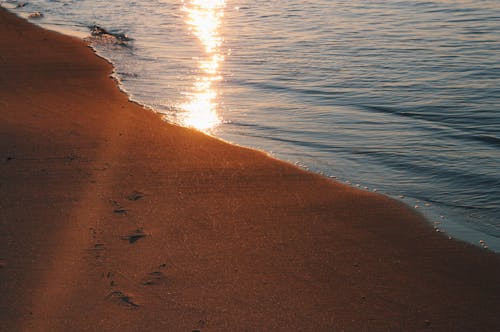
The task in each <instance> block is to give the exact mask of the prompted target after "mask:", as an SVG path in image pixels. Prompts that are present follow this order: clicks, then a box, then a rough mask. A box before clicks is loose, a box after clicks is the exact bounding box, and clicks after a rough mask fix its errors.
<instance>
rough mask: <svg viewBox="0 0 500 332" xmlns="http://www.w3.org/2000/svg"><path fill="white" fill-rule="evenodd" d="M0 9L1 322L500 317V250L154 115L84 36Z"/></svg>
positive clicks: (461, 324)
mask: <svg viewBox="0 0 500 332" xmlns="http://www.w3.org/2000/svg"><path fill="white" fill-rule="evenodd" d="M0 19H1V20H0V27H1V29H0V40H1V41H2V46H0V47H1V48H2V52H1V53H0V55H1V58H0V66H1V70H2V73H3V74H2V76H3V77H0V87H2V88H1V89H0V118H1V121H0V135H1V140H0V153H1V155H0V156H1V157H2V159H1V160H0V167H1V172H0V174H1V177H0V202H1V205H2V212H1V215H0V216H1V221H2V223H1V227H2V231H1V233H2V234H4V235H3V236H4V237H5V239H4V240H2V243H1V245H0V263H1V266H0V280H2V282H1V283H0V290H1V293H2V294H4V296H3V299H2V301H1V303H0V308H1V312H2V318H3V321H5V322H7V323H6V325H5V326H4V327H2V328H6V331H8V330H68V329H71V330H84V329H85V328H87V329H90V330H110V331H112V330H131V331H132V330H196V329H199V330H202V331H209V330H213V331H220V330H264V329H271V330H290V329H292V330H332V329H333V330H336V329H339V330H341V329H344V330H353V331H354V330H391V329H395V330H398V329H403V330H421V329H426V328H432V329H433V330H443V331H446V330H456V331H459V330H464V331H466V330H471V329H477V328H479V327H481V328H484V329H491V330H493V329H494V328H496V327H498V326H499V324H500V318H498V317H497V315H496V313H497V312H498V309H499V307H500V304H499V300H498V295H499V291H500V286H498V285H497V284H498V283H497V282H496V281H497V280H499V278H500V258H499V257H498V255H495V254H493V253H491V252H485V251H483V250H481V249H479V248H476V247H474V246H473V245H470V244H465V243H462V242H459V241H455V240H447V239H446V238H445V237H444V236H442V235H440V234H436V233H435V232H434V231H433V230H432V227H431V226H430V224H429V223H427V222H426V221H425V220H423V218H422V217H421V216H420V215H418V214H417V213H415V212H414V211H411V210H410V208H409V207H406V206H404V205H403V204H402V203H399V202H396V201H394V200H392V199H389V198H387V197H385V196H381V195H378V194H373V193H369V192H364V191H360V190H356V189H354V188H351V187H348V186H346V185H343V184H340V183H336V182H333V181H331V180H328V179H326V178H324V177H322V176H320V175H317V174H312V173H308V172H306V171H303V170H301V169H299V168H296V167H294V166H292V165H290V164H287V163H285V162H282V161H279V160H276V159H272V158H270V157H269V156H267V155H266V154H265V153H263V152H260V151H255V150H251V149H247V148H242V147H239V146H235V145H230V144H228V143H225V142H223V141H221V140H219V139H215V138H212V137H209V136H207V135H205V134H202V133H199V132H196V131H194V130H190V129H186V128H181V127H178V126H175V125H171V124H168V123H165V122H163V121H161V120H160V116H159V115H157V114H156V113H153V112H145V111H144V108H142V107H140V106H138V105H137V104H135V103H132V102H130V101H128V96H126V95H125V94H124V93H123V92H121V91H120V90H119V89H118V88H117V87H116V84H115V82H114V80H113V79H111V78H110V77H109V76H110V72H111V70H112V66H111V65H110V64H109V63H105V60H103V59H102V58H99V57H97V56H96V55H95V54H94V53H93V52H92V51H91V50H90V49H89V48H88V47H86V46H85V45H84V43H83V42H82V41H80V40H76V39H74V38H71V37H67V36H63V35H60V34H58V33H55V32H51V31H47V30H43V29H41V28H39V27H36V26H34V25H32V24H31V23H28V22H26V21H24V20H22V19H20V18H18V17H15V16H14V15H13V14H10V13H7V12H6V11H5V10H4V9H0ZM7 318H9V319H7Z"/></svg>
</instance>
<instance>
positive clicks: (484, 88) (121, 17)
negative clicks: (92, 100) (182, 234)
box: [0, 0, 500, 251]
mask: <svg viewBox="0 0 500 332" xmlns="http://www.w3.org/2000/svg"><path fill="white" fill-rule="evenodd" d="M0 4H1V5H2V6H4V7H7V8H9V9H10V10H11V11H13V12H15V13H18V14H19V15H21V16H24V17H27V16H28V15H29V14H30V13H33V12H37V11H38V12H40V13H42V14H43V17H41V18H37V19H32V21H33V22H35V23H37V24H40V25H41V26H44V27H48V28H51V29H56V30H59V31H62V32H64V33H69V34H73V35H77V36H80V37H85V36H88V35H89V33H90V30H89V27H91V26H93V25H98V26H99V27H102V28H104V29H106V30H107V31H108V32H109V33H110V34H111V35H113V34H114V35H117V36H126V37H127V38H126V39H125V41H124V42H103V40H102V39H99V38H98V37H95V38H93V39H92V40H91V42H92V43H93V46H94V47H95V48H96V49H97V51H98V53H99V54H100V55H102V56H104V57H106V58H107V59H109V60H110V61H111V62H112V63H113V64H114V65H115V67H116V72H115V75H116V77H117V78H118V79H119V81H120V84H121V87H122V89H124V91H126V92H127V93H128V94H129V95H130V98H131V99H133V100H135V101H138V102H139V103H141V104H143V105H146V106H148V107H151V108H153V109H155V110H157V111H158V112H161V113H163V114H165V118H166V120H167V121H172V122H177V123H180V124H182V125H192V126H194V127H197V128H199V129H201V130H204V131H206V132H208V133H210V134H212V135H215V136H218V137H221V138H223V139H226V140H228V141H231V142H234V143H237V144H241V145H245V146H249V147H254V148H258V149H262V150H265V151H267V152H269V153H271V154H272V155H274V156H276V157H277V158H281V159H283V160H287V161H290V162H292V163H296V164H297V165H299V166H302V167H305V168H308V169H310V170H312V171H315V172H319V173H322V174H325V175H326V176H331V177H334V178H336V179H337V180H338V181H343V182H347V183H349V184H351V185H353V186H356V187H360V188H361V189H365V190H371V191H378V192H381V193H385V194H388V195H391V196H392V197H395V198H397V199H401V200H403V201H404V202H406V203H407V204H409V205H410V206H412V208H416V209H417V210H418V211H421V212H422V213H423V214H424V215H426V216H427V217H428V219H429V220H430V222H432V223H433V224H434V225H435V227H436V229H437V230H439V231H444V232H446V233H448V234H450V235H451V236H453V237H457V238H460V239H463V240H466V241H469V242H472V243H476V244H478V243H479V241H480V240H481V241H485V243H486V245H487V246H489V248H490V249H493V250H496V251H499V250H500V2H499V1H496V0H494V1H487V0H485V1H481V0H477V1H468V0H464V1H448V0H429V1H419V0H416V1H371V0H370V1H368V0H358V1H335V0H310V1H300V0H283V1H262V0H252V1H249V0H184V1H182V0H156V1H155V0H148V1H145V0H136V1H124V0H115V1H112V2H111V1H99V0H68V1H63V0H31V1H30V0H28V1H0ZM105 41H106V40H105Z"/></svg>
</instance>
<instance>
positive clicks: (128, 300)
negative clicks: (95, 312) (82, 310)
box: [88, 191, 167, 309]
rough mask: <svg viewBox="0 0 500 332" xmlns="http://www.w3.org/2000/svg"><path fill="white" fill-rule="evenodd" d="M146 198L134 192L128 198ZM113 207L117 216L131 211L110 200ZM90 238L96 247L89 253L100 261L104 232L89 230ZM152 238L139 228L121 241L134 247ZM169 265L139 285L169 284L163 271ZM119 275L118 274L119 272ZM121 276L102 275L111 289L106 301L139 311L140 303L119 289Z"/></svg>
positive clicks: (141, 280) (103, 248) (125, 235)
mask: <svg viewBox="0 0 500 332" xmlns="http://www.w3.org/2000/svg"><path fill="white" fill-rule="evenodd" d="M144 197H145V194H144V193H142V192H139V191H133V192H132V193H130V194H129V195H128V196H126V198H127V199H128V200H129V201H131V202H135V201H139V200H141V199H143V198H144ZM110 203H111V205H112V206H113V213H114V214H116V215H123V216H125V215H127V214H128V212H129V210H128V209H125V208H124V207H123V206H122V205H121V204H120V203H119V202H118V201H116V200H110ZM89 232H90V236H91V237H92V239H93V240H94V241H95V242H96V243H95V244H94V246H93V247H92V248H90V249H88V251H89V252H91V253H92V254H93V256H94V258H95V259H97V260H98V259H100V258H102V256H103V253H104V251H105V245H104V243H102V242H100V241H99V240H98V238H99V237H100V236H99V235H101V234H100V233H102V231H99V230H98V229H97V227H91V228H89ZM148 236H150V234H148V233H146V232H145V231H144V228H143V227H139V228H137V229H135V230H133V231H131V232H129V233H127V234H124V235H121V236H120V239H121V240H124V241H127V242H128V243H129V244H131V245H133V244H134V243H136V242H137V241H139V240H141V239H144V238H146V237H148ZM166 267H167V265H166V264H165V263H163V264H160V265H159V266H158V267H157V268H156V269H154V270H153V271H151V272H150V273H148V274H147V275H145V276H144V277H142V278H141V279H140V282H139V284H140V285H141V286H143V287H149V286H155V285H166V284H167V278H166V276H165V274H164V273H163V272H162V271H161V270H163V269H165V268H166ZM117 273H118V272H117ZM118 274H119V275H116V274H115V273H114V272H107V273H104V272H103V273H102V276H101V277H102V278H104V279H105V280H106V281H107V283H108V284H109V287H110V288H111V290H110V292H109V293H108V294H107V295H106V300H108V301H110V302H112V303H115V304H117V305H121V306H124V307H126V308H129V309H137V308H139V307H140V305H139V303H138V302H137V301H136V300H135V299H134V297H133V296H131V295H130V294H127V293H125V292H123V291H122V290H120V289H118V288H117V287H118V286H119V285H118V282H117V279H119V278H120V277H123V278H126V277H125V276H124V275H122V274H121V273H118Z"/></svg>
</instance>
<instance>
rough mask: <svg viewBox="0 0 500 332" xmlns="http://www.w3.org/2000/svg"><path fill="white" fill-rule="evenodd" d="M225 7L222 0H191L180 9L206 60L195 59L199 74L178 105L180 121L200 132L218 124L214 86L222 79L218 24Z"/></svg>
mask: <svg viewBox="0 0 500 332" xmlns="http://www.w3.org/2000/svg"><path fill="white" fill-rule="evenodd" d="M224 6H225V1H224V0H191V1H187V2H186V3H184V6H183V7H182V11H183V12H184V13H185V21H186V23H187V24H188V25H189V30H190V32H191V33H192V34H193V35H194V36H196V37H197V38H198V39H199V40H200V41H201V43H202V45H203V47H204V50H205V54H206V57H205V58H201V59H198V70H199V74H198V75H197V77H196V82H195V83H194V86H193V90H192V91H190V92H187V93H186V95H187V99H188V100H187V101H186V102H185V103H182V104H180V105H179V106H178V107H179V108H180V109H181V110H182V111H183V113H182V114H181V115H180V119H181V120H180V121H181V123H182V124H183V125H185V126H188V127H194V128H196V129H198V130H203V131H210V130H211V129H213V128H214V127H216V126H217V125H218V124H219V123H220V122H221V120H220V117H219V115H218V113H217V108H218V101H217V100H218V93H217V89H216V88H215V83H216V82H217V81H220V80H221V79H222V76H221V75H220V73H219V67H220V63H221V62H222V61H224V56H223V55H222V54H221V52H220V46H221V44H222V40H223V39H222V37H221V35H220V25H221V19H222V17H223V15H224Z"/></svg>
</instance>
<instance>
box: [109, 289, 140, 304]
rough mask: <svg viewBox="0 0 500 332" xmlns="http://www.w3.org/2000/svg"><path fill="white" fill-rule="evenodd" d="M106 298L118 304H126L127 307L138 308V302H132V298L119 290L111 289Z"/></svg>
mask: <svg viewBox="0 0 500 332" xmlns="http://www.w3.org/2000/svg"><path fill="white" fill-rule="evenodd" d="M106 299H107V300H109V301H111V302H114V303H116V304H119V305H123V306H126V307H128V308H132V309H135V308H138V307H139V304H137V303H136V302H134V300H133V298H132V297H131V296H129V295H127V294H125V293H123V292H121V291H119V290H115V291H112V292H111V293H109V294H108V295H107V296H106Z"/></svg>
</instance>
